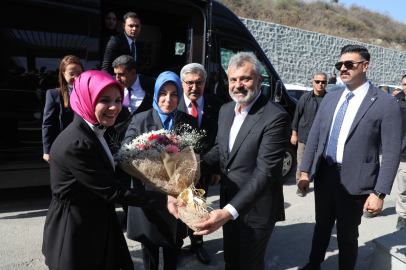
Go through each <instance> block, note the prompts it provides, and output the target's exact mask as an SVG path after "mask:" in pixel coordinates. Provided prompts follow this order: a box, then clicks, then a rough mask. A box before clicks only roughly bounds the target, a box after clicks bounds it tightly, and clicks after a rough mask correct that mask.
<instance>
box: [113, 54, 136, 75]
mask: <svg viewBox="0 0 406 270" xmlns="http://www.w3.org/2000/svg"><path fill="white" fill-rule="evenodd" d="M112 66H113V68H118V67H119V66H124V69H125V70H127V71H128V72H131V71H132V70H133V69H135V70H137V64H136V63H135V62H134V59H133V58H132V57H131V56H129V55H122V56H119V57H117V58H116V60H114V61H113V64H112Z"/></svg>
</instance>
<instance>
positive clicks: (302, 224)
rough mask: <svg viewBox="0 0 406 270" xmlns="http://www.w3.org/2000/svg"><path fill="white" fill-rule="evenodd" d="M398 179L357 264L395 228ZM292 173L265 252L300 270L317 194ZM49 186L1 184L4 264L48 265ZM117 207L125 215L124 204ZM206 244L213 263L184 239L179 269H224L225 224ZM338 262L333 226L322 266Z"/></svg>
mask: <svg viewBox="0 0 406 270" xmlns="http://www.w3.org/2000/svg"><path fill="white" fill-rule="evenodd" d="M396 187H397V184H396V182H395V184H394V188H393V189H392V194H391V195H390V196H387V198H386V199H385V205H384V210H383V212H382V214H381V216H380V217H377V218H374V219H363V220H362V224H361V226H360V238H359V256H358V262H357V267H356V269H357V270H366V269H368V268H369V265H370V263H371V261H372V256H373V252H374V248H375V245H374V244H373V243H372V240H373V239H374V238H376V237H379V236H383V235H386V234H389V233H392V232H393V231H394V229H395V223H396V220H397V215H396V213H395V203H396ZM295 192H296V186H295V180H294V178H293V177H292V178H291V179H289V180H288V182H287V183H286V184H285V186H284V194H285V209H286V218H287V219H286V221H284V222H279V223H277V226H276V227H275V230H274V233H273V235H272V237H271V240H270V242H269V245H268V249H267V252H266V265H267V267H266V268H267V269H274V270H286V269H289V270H296V269H298V267H299V266H302V265H305V264H306V262H307V258H308V255H309V252H310V244H311V239H312V235H313V227H314V196H313V192H312V188H311V192H310V193H309V195H308V196H307V197H305V198H301V197H298V196H297V195H296V194H295ZM209 196H210V197H209V202H210V203H211V206H212V207H213V208H218V207H219V191H218V188H217V187H213V188H211V189H210V191H209ZM50 197H51V194H50V190H49V187H45V188H27V189H13V190H0V269H1V270H3V269H7V270H11V269H24V270H25V269H30V270H31V269H36V270H42V269H47V268H46V266H45V264H44V257H43V256H42V253H41V244H42V233H43V232H42V230H43V225H44V222H45V216H46V213H47V207H48V205H49V202H50ZM117 211H118V213H119V215H120V217H121V216H122V214H123V212H122V211H120V208H117ZM204 239H205V248H206V250H207V251H208V252H209V253H210V254H211V256H212V262H211V263H210V265H207V266H206V265H203V264H201V263H199V262H198V261H197V259H195V255H193V254H191V253H190V252H189V251H188V247H189V244H190V242H189V240H188V239H185V244H184V246H183V249H182V259H181V261H180V263H179V269H193V270H203V269H224V263H223V254H222V253H223V248H222V231H221V229H220V230H219V231H217V232H215V233H213V234H212V235H210V236H206V237H205V238H204ZM127 242H128V246H129V248H130V251H131V255H132V257H133V260H134V266H135V267H134V268H135V269H140V270H141V269H143V265H142V260H141V250H140V245H139V244H138V243H137V242H134V241H131V240H128V241H127ZM337 262H338V247H337V240H336V231H335V229H334V231H333V235H332V237H331V242H330V246H329V249H328V252H327V256H326V261H325V262H324V263H323V264H322V269H324V270H325V269H328V270H335V269H338V267H337Z"/></svg>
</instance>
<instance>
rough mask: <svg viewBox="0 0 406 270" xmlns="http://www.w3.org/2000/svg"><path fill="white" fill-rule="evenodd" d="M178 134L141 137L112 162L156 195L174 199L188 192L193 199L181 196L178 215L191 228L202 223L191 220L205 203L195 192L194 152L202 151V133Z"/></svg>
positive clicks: (197, 173) (196, 168)
mask: <svg viewBox="0 0 406 270" xmlns="http://www.w3.org/2000/svg"><path fill="white" fill-rule="evenodd" d="M180 130H183V132H181V133H180V135H176V134H175V133H174V132H173V131H167V130H165V129H161V130H158V131H151V132H149V133H144V134H142V135H140V136H138V137H136V138H135V139H134V140H132V141H131V142H130V143H128V144H123V145H122V146H121V148H120V149H119V151H118V152H117V153H116V154H115V160H117V161H118V162H119V165H120V167H121V168H122V169H123V170H124V171H125V172H127V173H128V174H130V175H132V176H134V177H136V178H137V179H139V180H141V181H143V182H144V183H146V184H148V185H150V186H152V187H153V188H154V189H156V190H157V191H159V192H162V193H165V194H168V195H171V196H173V197H175V198H176V197H178V196H180V194H181V193H182V192H184V191H185V190H190V191H191V192H192V193H191V194H193V196H189V197H185V196H183V198H184V200H183V201H184V203H185V204H186V207H179V208H178V213H179V216H180V217H181V220H182V221H184V222H185V220H188V221H187V222H185V223H186V224H187V225H188V226H189V227H191V228H192V227H193V226H192V225H193V224H194V223H196V222H201V221H203V220H201V219H199V220H197V221H195V219H196V218H191V217H192V216H196V217H197V216H201V214H202V213H203V212H204V211H202V210H201V207H202V206H201V204H199V203H200V202H204V205H205V198H204V197H203V194H204V191H203V190H200V191H199V190H197V189H195V185H196V184H197V182H198V181H199V178H200V165H199V162H200V155H199V154H196V153H195V151H197V152H198V151H199V150H200V148H201V147H202V145H200V143H199V141H200V139H201V138H202V137H204V136H205V133H204V131H203V132H202V133H199V132H197V131H196V130H193V129H192V128H191V127H190V126H188V125H183V126H181V127H180ZM196 191H197V192H196ZM201 191H203V194H202V192H201ZM185 192H188V191H185ZM188 194H189V193H188ZM193 197H196V200H193ZM197 197H199V198H197ZM178 198H179V199H181V197H178ZM202 205H203V204H202ZM205 211H206V213H207V215H208V212H207V210H205ZM207 215H205V217H204V220H205V218H206V217H207ZM191 222H193V223H191ZM192 229H193V228H192ZM194 229H195V230H196V228H194Z"/></svg>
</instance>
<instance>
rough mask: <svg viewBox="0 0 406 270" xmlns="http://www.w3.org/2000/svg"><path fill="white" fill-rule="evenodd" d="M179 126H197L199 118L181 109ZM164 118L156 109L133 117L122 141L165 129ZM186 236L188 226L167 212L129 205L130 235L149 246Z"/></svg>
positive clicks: (172, 244)
mask: <svg viewBox="0 0 406 270" xmlns="http://www.w3.org/2000/svg"><path fill="white" fill-rule="evenodd" d="M174 122H175V123H176V124H177V125H182V124H189V125H190V126H192V127H193V128H196V129H197V120H196V118H194V117H193V116H190V115H188V114H185V113H183V112H181V111H178V113H177V118H176V119H175V120H174ZM163 128H164V127H163V125H162V123H161V119H160V118H159V115H158V113H157V111H156V110H155V109H151V110H149V111H146V112H142V113H139V114H136V115H134V116H133V118H132V121H131V123H130V126H129V127H128V130H127V133H126V135H125V138H124V141H123V143H129V142H131V141H132V140H133V139H135V138H136V137H137V136H139V135H141V134H143V133H147V132H150V131H154V130H159V129H163ZM132 185H133V186H134V187H137V189H138V188H144V187H145V190H148V191H151V192H156V193H159V192H158V191H155V190H154V189H153V188H152V187H151V186H149V185H146V184H143V183H142V182H141V181H140V180H138V179H136V178H134V177H133V178H132ZM186 235H187V228H186V225H185V224H184V223H183V222H182V221H180V220H176V218H174V217H173V216H172V215H171V214H169V212H168V211H163V210H152V209H147V208H144V207H143V208H138V207H129V209H128V226H127V238H129V239H132V240H135V241H138V242H141V243H143V244H144V245H146V246H148V247H151V246H152V247H167V248H175V247H176V239H183V238H185V237H186Z"/></svg>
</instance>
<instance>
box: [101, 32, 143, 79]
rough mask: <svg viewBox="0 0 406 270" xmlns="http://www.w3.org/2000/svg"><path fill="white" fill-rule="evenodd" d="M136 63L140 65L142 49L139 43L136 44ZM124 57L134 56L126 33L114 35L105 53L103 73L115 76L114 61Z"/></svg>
mask: <svg viewBox="0 0 406 270" xmlns="http://www.w3.org/2000/svg"><path fill="white" fill-rule="evenodd" d="M135 53H136V60H135V62H136V63H138V64H139V63H140V61H139V60H140V55H141V49H140V46H139V45H138V43H137V42H135ZM122 55H130V56H131V55H132V53H131V48H130V45H129V44H128V40H127V37H126V35H125V34H124V33H122V34H117V35H114V36H112V37H111V38H110V40H109V42H108V43H107V46H106V50H105V52H104V57H103V62H102V69H101V70H102V71H104V72H107V73H109V74H111V75H114V69H113V66H112V64H113V61H114V60H115V59H116V58H117V57H119V56H122Z"/></svg>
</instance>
